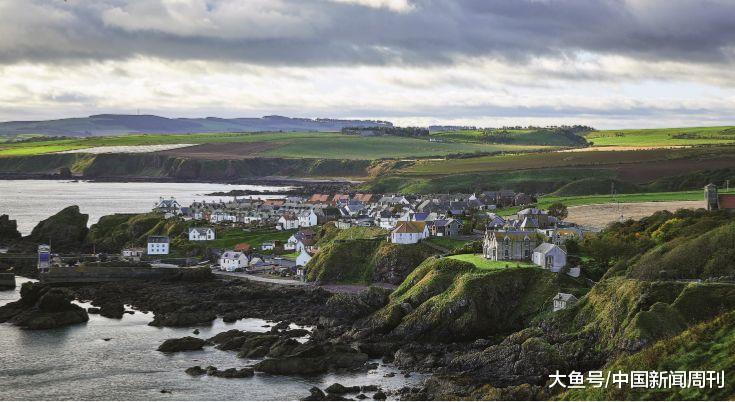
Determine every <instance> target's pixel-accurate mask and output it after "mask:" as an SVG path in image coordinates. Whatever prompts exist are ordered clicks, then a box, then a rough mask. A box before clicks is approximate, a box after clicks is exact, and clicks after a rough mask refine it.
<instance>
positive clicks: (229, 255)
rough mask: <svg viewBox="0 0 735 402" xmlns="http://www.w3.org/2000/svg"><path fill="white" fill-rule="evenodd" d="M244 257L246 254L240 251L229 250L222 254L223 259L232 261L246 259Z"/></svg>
mask: <svg viewBox="0 0 735 402" xmlns="http://www.w3.org/2000/svg"><path fill="white" fill-rule="evenodd" d="M244 257H245V254H243V253H241V252H239V251H232V250H227V251H225V252H224V253H222V258H227V259H231V260H237V259H240V258H244Z"/></svg>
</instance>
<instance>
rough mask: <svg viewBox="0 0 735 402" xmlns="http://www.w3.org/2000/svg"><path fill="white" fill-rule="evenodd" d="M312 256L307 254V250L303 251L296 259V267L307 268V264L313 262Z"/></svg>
mask: <svg viewBox="0 0 735 402" xmlns="http://www.w3.org/2000/svg"><path fill="white" fill-rule="evenodd" d="M311 258H312V257H311V255H309V253H307V252H306V250H304V249H301V253H299V255H298V257H296V265H300V266H302V267H305V266H306V264H308V263H309V261H311Z"/></svg>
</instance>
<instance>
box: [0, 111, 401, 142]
mask: <svg viewBox="0 0 735 402" xmlns="http://www.w3.org/2000/svg"><path fill="white" fill-rule="evenodd" d="M377 126H382V127H392V126H393V124H392V123H390V122H387V121H379V120H339V119H308V118H293V117H284V116H264V117H260V118H258V117H254V118H235V119H223V118H219V117H206V118H195V119H187V118H177V119H169V118H166V117H161V116H154V115H125V114H98V115H94V116H89V117H75V118H69V119H58V120H42V121H10V122H4V123H0V135H19V134H43V135H49V136H77V137H89V136H104V135H119V134H143V133H155V134H187V133H214V132H255V131H340V130H342V128H344V127H377Z"/></svg>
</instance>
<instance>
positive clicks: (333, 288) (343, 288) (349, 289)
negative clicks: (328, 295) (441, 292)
mask: <svg viewBox="0 0 735 402" xmlns="http://www.w3.org/2000/svg"><path fill="white" fill-rule="evenodd" d="M213 272H214V274H215V275H219V276H227V277H234V278H240V279H245V280H248V281H254V282H262V283H272V284H275V285H283V286H319V287H321V288H322V289H325V290H328V291H330V292H332V293H353V294H354V293H359V292H361V291H363V290H365V289H367V288H368V286H367V285H316V284H314V283H309V282H301V281H298V280H295V279H280V278H266V277H262V276H257V275H252V274H248V273H245V272H224V271H219V270H215V271H213ZM371 286H377V287H381V288H385V289H395V288H396V287H397V286H395V285H391V284H389V283H374V284H372V285H371Z"/></svg>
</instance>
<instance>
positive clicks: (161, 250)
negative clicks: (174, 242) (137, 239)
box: [148, 236, 169, 255]
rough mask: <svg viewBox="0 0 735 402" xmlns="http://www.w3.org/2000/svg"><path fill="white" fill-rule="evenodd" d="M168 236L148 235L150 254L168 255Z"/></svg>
mask: <svg viewBox="0 0 735 402" xmlns="http://www.w3.org/2000/svg"><path fill="white" fill-rule="evenodd" d="M168 247H169V239H168V236H148V255H168Z"/></svg>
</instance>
